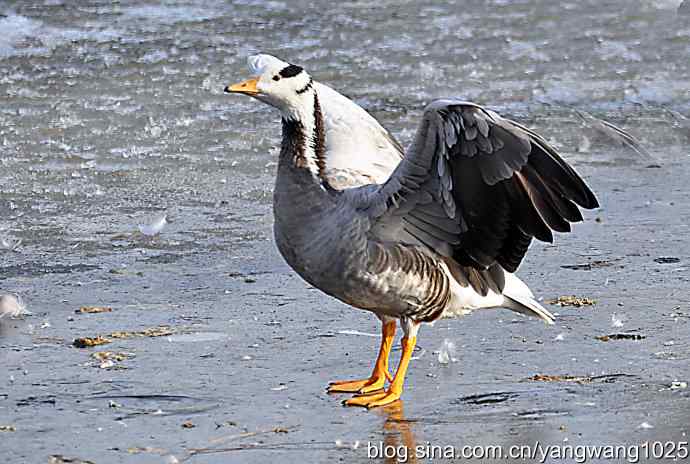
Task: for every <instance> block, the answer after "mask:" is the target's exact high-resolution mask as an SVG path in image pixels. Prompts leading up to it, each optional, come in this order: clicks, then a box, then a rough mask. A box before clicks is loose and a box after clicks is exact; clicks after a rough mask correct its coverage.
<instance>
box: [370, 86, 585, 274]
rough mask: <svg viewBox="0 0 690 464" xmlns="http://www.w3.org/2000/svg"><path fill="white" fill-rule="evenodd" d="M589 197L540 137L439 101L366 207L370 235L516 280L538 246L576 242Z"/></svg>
mask: <svg viewBox="0 0 690 464" xmlns="http://www.w3.org/2000/svg"><path fill="white" fill-rule="evenodd" d="M578 206H580V207H582V208H588V209H589V208H595V207H597V206H598V203H597V200H596V198H595V196H594V194H593V193H592V191H591V190H590V189H589V187H587V185H586V184H585V183H584V181H583V180H582V179H581V178H580V177H579V176H578V175H577V173H576V172H575V171H574V170H573V169H572V168H571V167H570V166H569V165H568V164H567V163H566V162H565V161H564V160H563V159H562V158H561V157H560V155H559V154H558V153H557V152H556V151H555V150H554V149H553V148H552V147H551V146H550V145H549V144H548V143H547V142H546V141H545V140H544V139H543V138H542V137H540V136H539V135H537V134H535V133H534V132H532V131H531V130H529V129H527V128H526V127H523V126H521V125H519V124H517V123H514V122H512V121H509V120H507V119H503V118H501V117H500V116H498V115H497V114H496V113H493V112H491V111H488V110H486V109H484V108H482V107H480V106H478V105H475V104H473V103H468V102H462V101H458V100H437V101H435V102H433V103H431V104H430V105H429V106H428V107H427V108H426V110H425V112H424V117H423V120H422V123H421V125H420V127H419V130H418V131H417V135H416V138H415V140H414V142H413V144H412V146H411V147H410V149H409V150H408V151H407V153H406V155H405V158H404V159H403V160H402V161H401V163H400V165H399V166H398V168H397V169H396V170H395V172H394V173H393V174H392V175H391V177H390V179H389V180H388V181H387V182H386V183H385V184H383V185H381V186H379V187H378V189H377V190H376V191H375V192H374V198H370V202H369V204H368V205H367V208H366V209H367V210H369V212H370V214H371V215H372V217H373V219H374V221H373V224H372V233H373V234H374V235H376V236H378V237H379V238H381V239H384V240H398V241H401V240H410V238H411V239H412V241H413V242H414V243H417V244H420V245H424V246H427V247H429V248H431V249H433V250H435V251H437V252H439V253H440V254H442V255H444V256H446V257H448V258H452V259H454V260H455V261H456V262H458V263H459V264H461V265H464V266H472V267H475V268H478V269H489V268H491V266H493V265H494V264H496V263H498V264H500V265H501V266H502V267H503V268H505V269H506V270H508V271H511V272H512V271H515V269H517V267H518V265H519V264H520V262H521V261H522V259H523V257H524V255H525V253H526V252H527V248H528V247H529V244H530V242H531V240H532V238H533V237H536V238H537V239H539V240H542V241H546V242H551V241H552V240H553V234H552V232H551V231H552V230H555V231H558V232H569V231H570V223H571V222H578V221H581V220H582V214H581V213H580V210H579V209H578Z"/></svg>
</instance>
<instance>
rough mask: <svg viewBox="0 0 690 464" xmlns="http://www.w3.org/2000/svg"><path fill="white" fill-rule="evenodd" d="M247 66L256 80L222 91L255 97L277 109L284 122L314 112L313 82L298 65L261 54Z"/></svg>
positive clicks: (250, 58)
mask: <svg viewBox="0 0 690 464" xmlns="http://www.w3.org/2000/svg"><path fill="white" fill-rule="evenodd" d="M247 64H248V66H249V71H250V72H251V73H252V74H253V75H254V76H255V77H253V78H251V79H249V80H246V81H244V82H240V83H238V84H233V85H228V86H227V87H225V92H227V93H239V94H243V95H249V96H250V97H254V98H256V99H257V100H260V101H262V102H264V103H266V104H268V105H270V106H273V107H274V108H277V109H278V110H279V111H280V112H281V114H282V116H283V118H284V119H300V115H302V114H305V113H308V112H309V111H313V107H314V100H313V96H314V88H313V85H312V84H313V81H312V78H311V76H310V75H309V74H308V73H307V72H306V71H305V70H304V69H302V68H301V67H300V66H297V65H295V64H290V63H286V62H285V61H282V60H280V59H278V58H276V57H275V56H271V55H263V54H262V55H253V56H250V57H249V58H248V59H247Z"/></svg>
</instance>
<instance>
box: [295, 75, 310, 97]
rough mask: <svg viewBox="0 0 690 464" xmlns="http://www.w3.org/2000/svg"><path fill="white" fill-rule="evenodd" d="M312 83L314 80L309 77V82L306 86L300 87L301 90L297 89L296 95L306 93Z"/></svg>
mask: <svg viewBox="0 0 690 464" xmlns="http://www.w3.org/2000/svg"><path fill="white" fill-rule="evenodd" d="M313 83H314V80H313V79H312V78H311V77H310V78H309V82H307V85H305V86H304V87H302V88H301V89H299V90H298V91H297V94H298V95H302V94H303V93H304V92H306V91H307V90H309V89H311V86H312V84H313Z"/></svg>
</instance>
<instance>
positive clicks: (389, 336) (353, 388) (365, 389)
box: [328, 320, 395, 393]
mask: <svg viewBox="0 0 690 464" xmlns="http://www.w3.org/2000/svg"><path fill="white" fill-rule="evenodd" d="M394 336H395V320H392V321H388V322H386V323H385V324H383V329H382V337H381V348H380V349H379V356H378V358H377V359H376V363H375V364H374V372H372V373H371V377H369V378H368V379H361V380H341V381H337V382H331V383H330V384H329V385H328V393H371V392H375V391H379V390H383V387H385V386H386V379H388V381H391V382H392V381H393V377H392V376H391V375H390V373H389V372H388V355H389V354H390V351H391V346H392V345H393V337H394Z"/></svg>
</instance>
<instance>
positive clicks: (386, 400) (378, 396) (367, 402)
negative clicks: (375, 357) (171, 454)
mask: <svg viewBox="0 0 690 464" xmlns="http://www.w3.org/2000/svg"><path fill="white" fill-rule="evenodd" d="M416 341H417V338H416V337H409V338H407V337H403V339H402V346H403V352H402V356H401V357H400V364H399V365H398V370H397V371H396V372H395V377H394V378H393V380H392V381H391V385H390V387H388V390H386V391H382V392H374V393H369V394H364V395H355V396H354V397H352V398H350V399H349V400H345V401H343V404H344V405H345V406H363V407H365V408H368V409H371V408H376V407H379V406H385V405H387V404H391V403H393V402H395V401H397V400H399V399H400V395H402V392H403V385H404V383H405V374H406V373H407V367H408V366H409V364H410V358H411V357H412V352H413V351H414V346H415V343H416Z"/></svg>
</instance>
